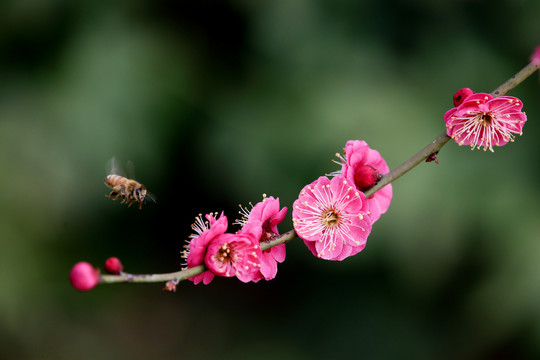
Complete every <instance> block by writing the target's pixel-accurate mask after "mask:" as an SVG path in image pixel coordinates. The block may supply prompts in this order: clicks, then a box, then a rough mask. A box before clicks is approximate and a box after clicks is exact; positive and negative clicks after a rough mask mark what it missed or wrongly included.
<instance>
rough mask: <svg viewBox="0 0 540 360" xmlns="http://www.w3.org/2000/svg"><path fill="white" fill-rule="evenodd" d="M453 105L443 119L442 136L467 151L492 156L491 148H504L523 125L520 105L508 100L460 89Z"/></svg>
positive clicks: (508, 98)
mask: <svg viewBox="0 0 540 360" xmlns="http://www.w3.org/2000/svg"><path fill="white" fill-rule="evenodd" d="M454 105H455V106H456V107H454V108H452V109H450V110H448V111H447V112H446V114H445V115H444V122H445V124H446V133H447V135H448V136H450V137H451V138H452V139H454V141H456V142H457V143H458V144H459V145H469V146H470V147H471V150H474V149H475V148H478V149H480V148H483V150H484V151H486V150H488V149H489V151H491V152H493V146H503V145H506V144H507V143H508V142H509V141H510V142H512V141H514V138H515V136H514V134H519V135H521V134H522V129H523V125H525V121H527V116H526V115H525V113H524V112H522V111H521V109H522V108H523V103H522V102H521V100H519V99H518V98H515V97H512V96H499V97H496V98H494V97H493V96H491V95H490V94H484V93H476V94H475V93H474V92H473V91H472V90H471V89H469V88H464V89H461V90H458V91H457V92H456V94H455V95H454Z"/></svg>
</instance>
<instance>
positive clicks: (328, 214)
mask: <svg viewBox="0 0 540 360" xmlns="http://www.w3.org/2000/svg"><path fill="white" fill-rule="evenodd" d="M338 222H339V215H338V214H337V213H335V212H334V210H333V209H330V210H327V211H325V212H324V213H323V214H322V223H323V225H325V226H329V227H332V226H336V225H337V224H338Z"/></svg>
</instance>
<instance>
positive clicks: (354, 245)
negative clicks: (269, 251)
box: [293, 176, 371, 260]
mask: <svg viewBox="0 0 540 360" xmlns="http://www.w3.org/2000/svg"><path fill="white" fill-rule="evenodd" d="M293 225H294V229H295V230H296V233H297V234H298V236H299V237H300V238H302V239H303V240H304V243H305V244H306V246H307V247H308V249H309V250H310V251H311V252H312V253H313V255H315V256H317V257H320V258H323V259H327V260H343V259H345V258H347V257H349V256H352V255H355V254H357V253H359V252H360V251H362V250H363V249H364V247H365V246H366V240H367V237H368V235H369V233H370V232H371V218H370V216H369V206H368V202H367V200H366V197H365V195H364V193H362V192H361V191H359V190H358V189H356V187H355V185H354V183H353V182H351V181H349V180H347V179H346V178H345V177H344V176H335V177H334V178H332V180H329V179H328V178H327V177H325V176H321V177H320V178H319V179H317V180H316V181H314V182H313V183H311V184H309V185H306V186H305V187H304V188H303V189H302V191H301V192H300V195H299V197H298V199H297V200H296V201H295V202H294V204H293Z"/></svg>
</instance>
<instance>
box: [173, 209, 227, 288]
mask: <svg viewBox="0 0 540 360" xmlns="http://www.w3.org/2000/svg"><path fill="white" fill-rule="evenodd" d="M216 215H217V214H216ZM214 216H215V215H213V214H207V215H206V219H207V220H208V221H207V222H205V221H204V220H203V219H202V218H201V216H198V217H197V218H196V219H195V223H194V224H193V225H192V226H191V228H192V229H193V231H194V232H195V233H194V234H192V235H191V236H190V238H191V240H190V241H189V243H188V245H186V246H185V248H186V250H185V251H184V252H183V257H184V258H185V259H186V267H185V268H186V269H189V268H192V267H195V266H198V265H201V264H203V263H204V259H205V256H206V253H207V249H208V246H209V244H210V243H211V242H212V240H214V239H215V238H216V237H219V236H220V235H223V234H225V231H227V217H226V216H225V215H223V213H221V215H220V217H219V218H218V219H217V220H216V219H215V217H214ZM213 279H214V274H213V273H212V272H211V271H208V270H207V271H205V272H203V273H202V274H199V275H195V276H192V277H190V278H189V280H191V281H193V282H194V283H195V284H199V283H200V282H201V281H202V282H203V284H205V285H207V284H209V283H210V282H211V281H212V280H213Z"/></svg>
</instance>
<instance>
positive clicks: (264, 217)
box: [240, 196, 287, 281]
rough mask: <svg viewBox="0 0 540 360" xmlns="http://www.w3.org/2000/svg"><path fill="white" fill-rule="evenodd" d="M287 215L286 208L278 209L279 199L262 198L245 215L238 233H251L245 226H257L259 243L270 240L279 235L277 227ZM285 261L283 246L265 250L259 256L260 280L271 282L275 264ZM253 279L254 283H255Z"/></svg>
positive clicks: (275, 269)
mask: <svg viewBox="0 0 540 360" xmlns="http://www.w3.org/2000/svg"><path fill="white" fill-rule="evenodd" d="M286 214H287V208H286V207H284V208H283V209H280V205H279V198H278V199H274V197H273V196H270V197H268V198H267V197H266V196H264V198H263V201H261V202H259V203H257V204H256V205H255V206H254V207H253V208H252V209H251V211H249V213H247V214H245V218H246V219H245V222H244V224H243V225H244V226H243V228H242V230H240V233H242V232H247V231H252V229H253V227H251V226H246V225H247V224H254V223H256V224H258V226H259V227H260V228H261V235H260V237H259V242H264V241H267V240H271V239H272V238H273V237H275V236H276V235H279V232H278V229H277V225H278V224H279V223H280V222H282V221H283V219H284V218H285V215H286ZM284 260H285V244H281V245H277V246H274V247H271V248H269V249H266V250H264V251H263V252H262V256H261V269H260V273H261V277H260V278H261V279H262V278H264V279H266V280H271V279H273V278H275V277H276V274H277V263H278V262H279V263H281V262H283V261H284ZM257 280H258V279H255V280H254V281H257Z"/></svg>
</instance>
